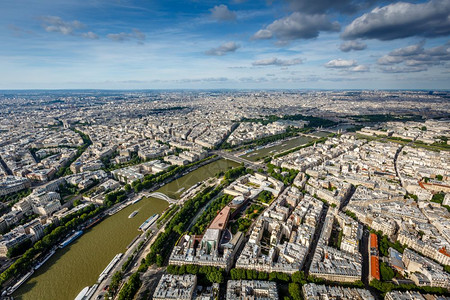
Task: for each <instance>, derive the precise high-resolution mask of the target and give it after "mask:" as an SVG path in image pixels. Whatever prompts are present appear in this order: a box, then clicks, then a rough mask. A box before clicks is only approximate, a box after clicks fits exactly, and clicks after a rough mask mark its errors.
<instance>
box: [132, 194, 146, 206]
mask: <svg viewBox="0 0 450 300" xmlns="http://www.w3.org/2000/svg"><path fill="white" fill-rule="evenodd" d="M142 198H144V197H143V196H139V197H137V198H136V199H134V200H133V201H132V202H131V204H136V203H138V202H139V201H141V200H142Z"/></svg>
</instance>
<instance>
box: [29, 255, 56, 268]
mask: <svg viewBox="0 0 450 300" xmlns="http://www.w3.org/2000/svg"><path fill="white" fill-rule="evenodd" d="M53 254H55V250H52V251H50V253H49V254H47V256H46V257H44V259H43V260H41V262H39V263H38V264H37V265H35V266H34V269H35V270H37V269H39V268H40V267H42V265H43V264H45V262H46V261H47V260H49V259H50V257H52V256H53Z"/></svg>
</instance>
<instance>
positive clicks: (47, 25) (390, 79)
mask: <svg viewBox="0 0 450 300" xmlns="http://www.w3.org/2000/svg"><path fill="white" fill-rule="evenodd" d="M0 8H1V9H0V41H1V43H0V89H31V88H46V89H48V88H102V89H166V88H193V89H197V88H203V89H209V88H214V89H215V88H237V89H242V88H244V89H245V88H249V89H259V88H298V89H318V88H321V89H338V88H342V89H347V88H352V89H411V88H414V89H450V0H429V1H408V2H397V1H377V0H262V1H259V0H247V1H246V0H229V1H209V0H185V1H177V0H159V1H156V0H89V1H85V0H61V1H55V0H39V1H36V0H14V1H9V0H0Z"/></svg>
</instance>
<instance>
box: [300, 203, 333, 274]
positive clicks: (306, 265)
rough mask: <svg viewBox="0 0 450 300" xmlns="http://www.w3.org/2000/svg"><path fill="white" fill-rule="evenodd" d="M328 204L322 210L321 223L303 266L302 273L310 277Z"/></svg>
mask: <svg viewBox="0 0 450 300" xmlns="http://www.w3.org/2000/svg"><path fill="white" fill-rule="evenodd" d="M328 208H329V206H328V204H324V205H323V208H322V212H321V214H320V218H319V222H318V223H317V224H318V225H317V227H316V230H315V231H314V236H313V240H312V242H311V247H309V251H308V253H307V254H306V258H305V262H304V263H303V266H302V271H303V272H304V273H305V275H306V276H308V273H309V267H310V266H311V263H312V259H313V257H314V253H315V252H316V248H317V243H318V241H319V237H320V234H321V232H322V227H323V223H324V221H325V217H326V216H327V212H328Z"/></svg>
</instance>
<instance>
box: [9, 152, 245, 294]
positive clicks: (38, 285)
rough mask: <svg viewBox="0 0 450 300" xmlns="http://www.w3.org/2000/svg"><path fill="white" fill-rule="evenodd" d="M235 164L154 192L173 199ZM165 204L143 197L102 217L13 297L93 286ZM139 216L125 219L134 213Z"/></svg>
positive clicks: (215, 165) (206, 169) (208, 168)
mask: <svg viewBox="0 0 450 300" xmlns="http://www.w3.org/2000/svg"><path fill="white" fill-rule="evenodd" d="M237 165H238V164H237V163H235V162H232V161H228V160H224V159H221V160H218V161H215V162H212V163H210V164H208V165H205V166H203V167H200V168H198V169H197V170H195V171H193V172H191V173H189V174H187V175H185V176H183V177H181V178H179V179H177V180H175V181H172V182H170V183H169V184H167V185H165V186H163V187H161V188H160V189H159V190H157V192H161V193H165V194H166V195H167V196H169V197H171V198H177V197H179V195H180V194H181V193H183V191H184V190H187V189H188V188H190V187H191V186H193V185H194V184H196V183H197V182H199V181H203V180H205V179H207V178H209V177H212V176H214V175H215V174H217V173H218V172H220V171H226V170H227V169H229V168H231V167H236V166H237ZM167 206H168V203H167V202H166V201H164V200H160V199H156V198H145V199H143V200H141V201H140V202H138V203H136V204H134V205H130V206H128V207H126V208H125V209H123V210H121V211H120V212H118V213H117V214H115V215H113V216H111V217H108V218H106V219H105V220H103V221H102V222H101V223H100V224H98V225H96V226H94V227H93V228H91V229H90V230H88V231H87V232H86V233H85V234H83V235H82V236H81V237H80V238H78V239H77V240H76V241H74V242H73V243H72V244H70V245H69V246H67V247H66V248H64V249H62V250H61V249H59V250H58V251H57V252H56V254H55V255H53V257H52V258H50V259H49V260H48V261H47V262H46V263H45V264H44V265H43V266H42V267H41V268H40V269H39V270H38V271H37V272H35V273H34V275H33V276H32V277H31V278H30V279H29V280H28V281H27V282H26V283H24V284H23V285H22V286H21V287H20V288H19V289H18V290H17V291H16V292H15V293H14V294H13V296H14V299H21V300H65V299H67V300H69V299H70V300H72V299H74V298H75V297H76V295H77V294H78V293H79V292H80V291H81V290H82V289H83V288H84V287H85V286H88V285H93V284H94V283H95V282H96V281H97V278H98V276H99V274H100V273H101V272H102V271H103V269H104V268H105V267H106V266H107V265H108V263H109V262H110V261H111V260H112V259H113V257H114V256H115V255H116V254H117V253H123V252H125V250H126V249H125V248H126V246H127V245H128V244H129V243H130V242H131V241H132V240H133V239H134V238H135V237H136V236H137V235H138V234H139V232H138V230H137V229H138V227H139V225H141V224H142V223H143V222H144V221H145V220H146V219H147V218H148V217H150V216H151V215H153V214H155V213H161V212H162V211H163V210H164V209H166V208H167ZM134 210H139V213H138V214H137V215H136V216H135V217H133V218H131V219H129V218H128V216H129V215H130V214H131V213H132V212H133V211H134Z"/></svg>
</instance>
